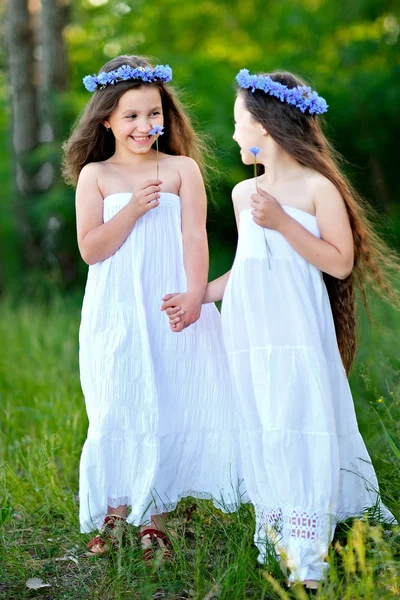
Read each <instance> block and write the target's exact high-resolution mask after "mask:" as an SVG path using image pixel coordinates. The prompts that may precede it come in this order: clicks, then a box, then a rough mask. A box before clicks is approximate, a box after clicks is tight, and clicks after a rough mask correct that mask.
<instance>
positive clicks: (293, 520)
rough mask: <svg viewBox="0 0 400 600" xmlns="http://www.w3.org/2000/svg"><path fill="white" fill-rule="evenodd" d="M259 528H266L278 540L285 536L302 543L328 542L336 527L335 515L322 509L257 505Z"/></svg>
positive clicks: (270, 535) (268, 533) (271, 536)
mask: <svg viewBox="0 0 400 600" xmlns="http://www.w3.org/2000/svg"><path fill="white" fill-rule="evenodd" d="M255 513H256V523H257V530H258V531H259V532H260V530H261V529H264V530H265V532H266V533H267V535H268V536H269V537H270V538H272V539H273V540H274V541H276V542H278V541H279V540H280V539H282V538H284V539H285V540H286V542H287V541H288V539H289V538H292V539H294V540H297V541H298V542H299V543H301V544H314V543H315V542H317V541H321V542H323V543H326V542H327V541H328V540H329V539H330V536H331V531H333V529H334V527H335V523H336V520H335V517H334V516H333V515H329V514H328V513H325V512H322V511H317V510H316V511H313V510H308V511H304V510H302V509H301V508H293V509H289V510H288V509H286V510H282V509H281V508H277V507H271V508H267V507H260V506H256V507H255Z"/></svg>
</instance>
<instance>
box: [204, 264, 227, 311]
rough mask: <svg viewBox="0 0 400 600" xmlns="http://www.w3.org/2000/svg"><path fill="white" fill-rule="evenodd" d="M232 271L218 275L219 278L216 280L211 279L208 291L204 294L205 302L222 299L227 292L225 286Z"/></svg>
mask: <svg viewBox="0 0 400 600" xmlns="http://www.w3.org/2000/svg"><path fill="white" fill-rule="evenodd" d="M230 274H231V272H230V271H228V272H227V273H224V275H221V277H218V279H214V281H210V283H209V284H208V285H207V289H206V293H205V295H204V300H203V304H208V303H209V302H218V300H222V298H223V297H224V294H225V288H226V285H227V283H228V279H229V275H230Z"/></svg>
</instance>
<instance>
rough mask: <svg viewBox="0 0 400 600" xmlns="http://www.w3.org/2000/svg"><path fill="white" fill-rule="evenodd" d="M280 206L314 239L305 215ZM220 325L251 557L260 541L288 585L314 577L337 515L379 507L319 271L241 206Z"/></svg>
mask: <svg viewBox="0 0 400 600" xmlns="http://www.w3.org/2000/svg"><path fill="white" fill-rule="evenodd" d="M284 210H285V211H286V212H287V213H288V214H289V215H290V216H291V217H293V218H294V219H296V220H297V221H298V222H299V223H301V225H303V227H305V228H306V229H308V230H309V231H310V232H311V233H312V234H313V235H315V236H317V237H320V233H319V230H318V226H317V221H316V218H315V217H313V216H312V215H310V214H308V213H306V212H303V211H301V210H298V209H295V208H293V207H284ZM264 236H267V239H268V243H269V246H270V249H271V253H272V256H271V258H270V265H269V264H268V255H267V251H266V244H265V239H264ZM222 321H223V328H224V336H225V342H226V347H227V350H228V356H229V361H230V366H231V370H232V374H233V378H234V381H235V384H236V388H237V391H238V393H239V396H240V405H241V411H242V419H241V424H242V426H241V429H242V431H241V442H242V458H243V472H244V487H245V489H246V490H247V492H248V494H249V496H250V499H251V501H252V502H253V504H254V506H255V511H256V534H255V542H256V544H257V545H258V547H259V550H260V557H259V560H260V561H261V562H263V560H264V559H265V552H266V537H268V538H269V541H272V542H273V543H274V544H275V548H276V550H277V551H278V553H280V554H282V553H283V554H285V556H286V559H287V561H288V565H289V567H290V569H291V570H292V573H291V576H290V578H291V580H295V579H300V580H305V579H316V580H319V579H321V577H322V574H323V572H324V570H325V568H326V563H325V562H324V558H325V556H326V554H327V550H328V545H329V543H330V541H331V539H332V536H333V532H334V529H335V525H336V522H337V521H338V520H342V519H346V518H348V517H350V516H355V515H361V514H362V513H363V512H364V511H365V509H367V508H369V507H373V506H375V505H377V506H379V497H378V483H377V480H376V476H375V472H374V469H373V467H372V465H371V461H370V458H369V456H368V452H367V450H366V447H365V445H364V442H363V440H362V438H361V436H360V433H359V430H358V427H357V421H356V415H355V412H354V405H353V400H352V396H351V392H350V389H349V385H348V382H347V377H346V373H345V370H344V368H343V365H342V361H341V358H340V354H339V350H338V346H337V342H336V335H335V327H334V322H333V317H332V312H331V308H330V303H329V298H328V294H327V290H326V287H325V284H324V280H323V277H322V274H321V272H320V271H319V270H318V269H317V268H315V267H314V266H312V265H311V264H309V263H307V262H306V261H305V260H304V259H303V258H302V257H301V256H299V255H298V254H297V253H296V252H295V251H294V250H293V249H292V247H291V246H290V245H289V244H288V242H287V241H286V240H285V238H284V237H283V236H282V235H281V234H279V233H278V232H276V231H272V230H268V229H266V230H264V229H263V228H261V227H259V226H258V225H256V223H255V222H254V221H253V219H252V215H251V212H250V210H244V211H242V212H241V214H240V226H239V242H238V247H237V253H236V257H235V262H234V266H233V269H232V273H231V276H230V279H229V282H228V285H227V288H226V292H225V296H224V301H223V305H222ZM380 509H381V513H382V515H383V516H385V517H386V518H387V519H388V520H391V519H393V517H392V515H391V514H390V513H389V512H388V511H387V509H385V507H384V506H382V505H381V506H380Z"/></svg>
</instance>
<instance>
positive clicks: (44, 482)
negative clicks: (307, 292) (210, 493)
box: [0, 297, 400, 600]
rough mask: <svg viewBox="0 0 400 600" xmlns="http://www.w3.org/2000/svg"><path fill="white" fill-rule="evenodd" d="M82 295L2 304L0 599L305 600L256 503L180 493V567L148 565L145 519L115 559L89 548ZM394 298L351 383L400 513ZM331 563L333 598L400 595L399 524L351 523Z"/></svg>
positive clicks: (380, 309)
mask: <svg viewBox="0 0 400 600" xmlns="http://www.w3.org/2000/svg"><path fill="white" fill-rule="evenodd" d="M80 302H81V298H79V297H76V298H73V297H70V298H68V300H66V299H65V298H64V299H61V298H60V297H55V298H53V300H52V301H51V302H47V303H45V304H42V305H40V304H36V305H34V304H32V303H30V304H28V303H27V302H25V301H24V300H20V302H19V303H18V305H15V303H14V302H11V301H3V302H2V303H1V304H0V311H1V314H2V319H1V320H0V339H1V340H2V344H3V348H4V351H3V352H2V353H0V582H1V583H0V599H3V598H4V600H20V599H22V598H32V597H34V596H36V595H38V594H40V597H43V598H52V599H53V600H66V599H70V600H87V599H88V598H106V599H107V600H114V599H115V600H119V599H123V598H126V599H129V600H132V599H135V600H136V599H137V600H147V599H149V600H150V599H154V600H161V599H168V600H178V599H183V598H187V599H189V598H192V599H198V600H200V599H201V600H205V599H206V598H207V599H208V600H214V599H217V598H219V599H222V600H224V599H226V600H236V599H237V600H241V599H244V598H249V599H254V600H256V599H259V600H261V599H265V600H275V599H276V600H278V599H285V600H290V598H299V599H300V598H303V597H304V594H303V593H302V590H293V591H292V592H291V594H289V593H288V592H287V591H285V589H284V588H283V587H282V586H283V576H282V574H281V572H280V569H279V566H278V565H277V563H276V561H275V559H274V557H273V555H272V553H271V556H270V559H269V561H268V564H267V565H265V566H264V567H262V568H261V567H259V566H257V560H256V555H257V552H256V550H255V548H254V547H253V546H252V535H253V528H254V517H253V512H252V510H251V508H250V507H249V506H247V505H244V506H242V507H241V509H240V511H238V512H237V513H235V514H232V515H223V514H222V513H220V512H219V511H217V510H216V509H214V508H213V507H212V505H211V504H210V503H208V502H201V501H194V500H192V499H186V500H184V501H182V502H181V503H180V505H179V507H178V509H177V511H175V512H174V513H171V515H170V518H169V520H168V524H169V527H170V528H171V529H173V530H175V531H176V533H177V537H176V538H175V541H174V547H175V554H176V559H175V561H174V563H172V564H171V565H161V564H159V565H156V566H155V568H153V569H148V568H147V567H146V566H145V565H144V564H143V561H142V558H141V551H140V547H139V543H138V536H137V533H138V532H137V530H136V529H135V528H134V527H130V528H129V535H128V537H129V540H128V546H127V547H126V548H124V549H123V550H122V552H120V553H118V554H116V555H115V556H113V557H112V558H110V559H108V560H102V559H100V560H96V559H94V558H93V557H90V558H89V557H87V556H86V555H85V543H86V542H87V541H88V540H89V539H90V535H89V534H86V535H84V536H83V535H80V534H79V525H78V504H77V492H78V463H79V457H80V452H81V448H82V445H83V442H84V439H85V436H86V429H87V419H86V415H85V408H84V402H83V398H82V395H81V391H80V385H79V377H78V363H77V354H78V339H77V334H78V325H79V310H80ZM386 310H387V309H386V308H385V307H384V306H383V305H381V304H377V305H376V307H375V317H376V319H377V320H378V321H379V327H378V325H376V324H375V325H374V326H373V327H372V328H371V331H370V333H369V337H368V332H367V331H366V328H365V325H366V324H364V327H363V330H364V331H363V334H364V335H363V340H364V343H363V345H362V347H361V351H360V354H359V361H358V363H357V364H356V366H355V369H354V371H353V374H352V379H351V385H352V390H353V394H354V399H355V403H356V409H357V416H358V419H359V423H360V429H361V433H362V435H363V437H364V439H365V442H366V445H367V448H368V450H369V452H370V454H371V456H372V458H373V462H374V464H375V467H376V471H377V475H378V479H379V484H380V489H381V493H382V497H383V500H384V502H385V503H386V504H387V506H388V507H389V508H390V509H391V510H392V511H393V513H394V514H395V516H396V517H397V519H400V502H399V500H400V498H399V490H400V468H399V467H400V462H399V456H398V453H397V450H396V449H398V448H400V380H399V375H398V366H399V365H398V357H397V354H398V353H397V352H396V348H398V340H397V337H396V330H398V328H399V327H400V322H399V321H400V317H399V315H398V314H395V313H392V314H389V315H387V314H386ZM385 315H386V316H385ZM383 357H386V358H383ZM388 436H390V441H389V437H388ZM329 563H330V571H329V578H328V581H327V582H326V583H325V585H324V587H323V589H322V590H321V592H319V595H318V598H320V599H321V600H322V599H324V600H338V599H342V598H343V599H346V600H378V599H381V600H392V599H393V598H395V597H396V596H397V595H398V594H399V593H400V587H399V586H400V582H399V575H400V572H399V565H400V531H399V529H398V527H397V528H389V527H387V526H382V525H380V524H379V523H378V522H376V521H371V522H370V523H369V524H368V523H366V522H360V521H355V522H354V523H351V522H349V523H345V524H342V525H341V526H340V527H338V528H337V531H336V534H335V539H334V542H333V544H332V547H331V551H330V558H329ZM31 577H38V578H40V579H42V580H43V581H45V582H46V583H49V584H50V585H51V587H50V588H43V589H41V590H40V592H34V593H33V592H31V591H29V590H28V589H27V588H26V586H25V582H26V580H27V579H29V578H31Z"/></svg>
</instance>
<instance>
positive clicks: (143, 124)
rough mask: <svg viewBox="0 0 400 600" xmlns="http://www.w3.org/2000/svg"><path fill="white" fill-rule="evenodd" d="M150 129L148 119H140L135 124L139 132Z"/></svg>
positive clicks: (145, 131)
mask: <svg viewBox="0 0 400 600" xmlns="http://www.w3.org/2000/svg"><path fill="white" fill-rule="evenodd" d="M150 129H151V125H150V123H149V121H141V122H140V123H138V125H137V130H138V131H139V132H140V133H149V131H150Z"/></svg>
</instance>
